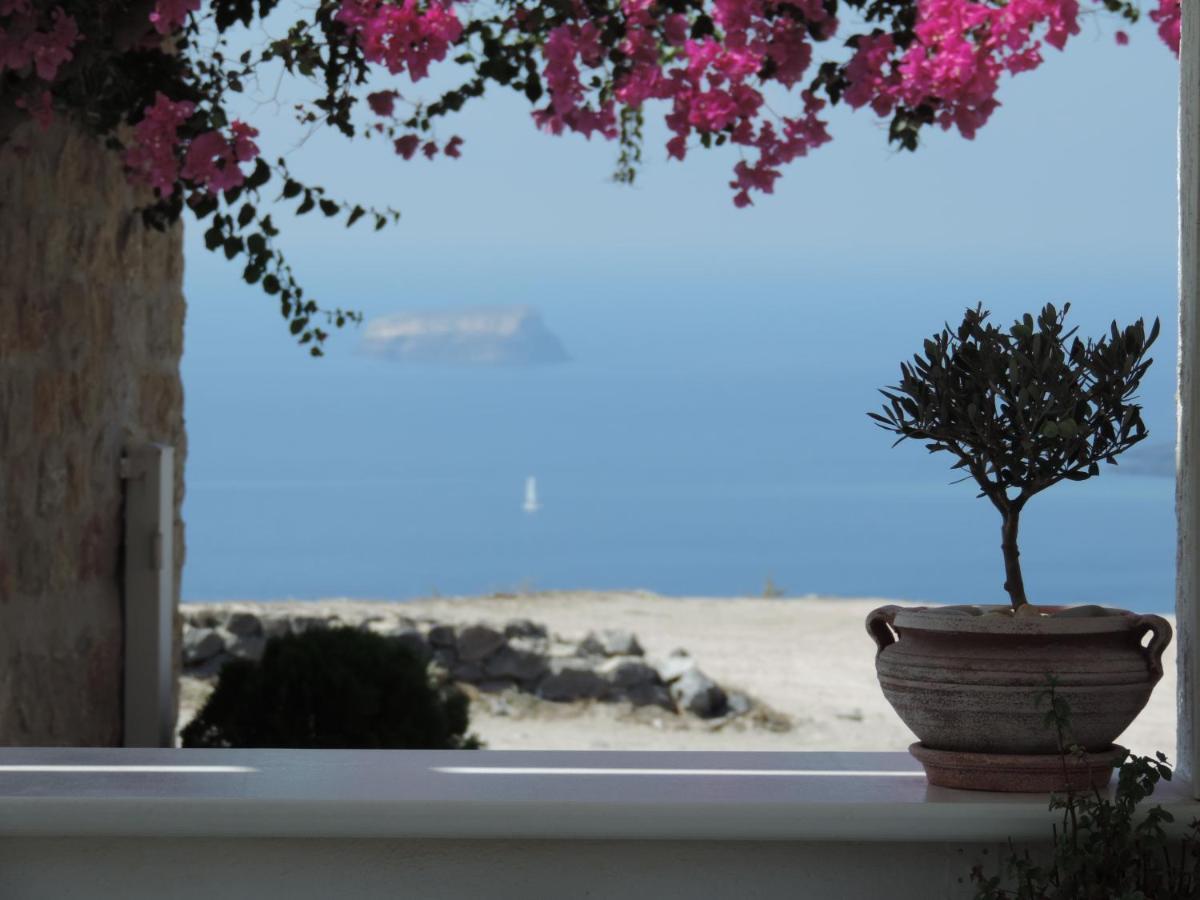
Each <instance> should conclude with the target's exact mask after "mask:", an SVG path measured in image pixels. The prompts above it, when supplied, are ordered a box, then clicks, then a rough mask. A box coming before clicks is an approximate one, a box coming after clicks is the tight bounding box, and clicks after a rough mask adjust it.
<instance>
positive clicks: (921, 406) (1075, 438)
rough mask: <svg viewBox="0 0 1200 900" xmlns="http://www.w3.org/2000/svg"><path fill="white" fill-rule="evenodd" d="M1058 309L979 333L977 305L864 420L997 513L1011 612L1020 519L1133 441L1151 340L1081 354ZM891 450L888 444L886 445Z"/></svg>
mask: <svg viewBox="0 0 1200 900" xmlns="http://www.w3.org/2000/svg"><path fill="white" fill-rule="evenodd" d="M1070 308H1071V305H1070V304H1069V303H1067V304H1064V305H1063V308H1062V310H1061V311H1060V310H1056V309H1055V308H1054V307H1053V306H1051V305H1049V304H1047V305H1046V306H1045V308H1043V309H1042V311H1041V313H1040V314H1039V315H1038V317H1037V319H1036V320H1035V319H1034V317H1033V316H1032V315H1029V314H1026V315H1025V316H1024V317H1023V318H1021V319H1019V320H1018V321H1017V322H1015V323H1014V324H1013V325H1012V327H1011V328H1009V329H1008V330H1007V331H1006V330H1004V329H1002V328H998V327H996V326H995V325H993V324H991V323H989V322H988V315H989V313H988V311H987V310H985V309H984V308H983V306H982V305H979V306H976V307H975V308H974V309H968V310H967V311H966V314H965V315H964V316H963V320H962V324H961V325H959V326H958V327H957V328H954V329H952V328H951V327H950V326H949V325H947V326H945V328H943V329H942V331H941V332H940V333H938V334H935V335H933V336H932V337H931V338H929V339H927V340H926V341H925V345H924V354H920V353H918V354H916V355H915V356H914V357H913V361H912V362H911V363H908V362H905V363H901V364H900V383H899V384H896V385H893V386H891V387H889V388H886V389H884V390H881V391H880V393H882V394H883V396H884V398H885V399H886V401H887V402H886V403H885V404H884V405H883V408H882V410H881V411H880V412H878V413H875V412H870V413H867V415H868V416H870V417H871V418H872V419H874V420H875V422H876V424H878V425H879V426H880V427H881V428H883V429H885V430H887V431H890V432H892V433H893V434H897V435H899V438H898V439H897V440H896V444H899V443H900V442H901V441H904V440H906V439H908V438H912V439H914V440H920V441H925V442H926V444H925V447H926V449H927V450H929V452H930V453H936V452H938V451H944V452H946V453H949V454H951V455H952V456H954V457H957V461H956V462H955V463H954V465H953V466H952V467H951V468H954V469H963V470H965V471H966V473H967V474H966V476H965V477H964V478H963V479H962V480H964V481H966V480H969V479H974V480H975V483H976V484H977V485H978V486H979V491H980V493H979V496H980V497H986V498H987V499H988V500H989V501H991V503H992V505H993V506H995V507H996V509H997V510H999V512H1000V517H1001V519H1002V526H1001V545H1000V546H1001V549H1002V550H1003V553H1004V590H1005V591H1007V593H1008V595H1009V598H1010V600H1011V602H1012V606H1013V609H1014V610H1017V609H1020V608H1021V607H1022V606H1024V605H1025V604H1026V603H1027V602H1028V600H1027V598H1026V596H1025V580H1024V577H1023V576H1022V574H1021V552H1020V550H1019V549H1018V545H1017V532H1018V528H1019V526H1020V519H1021V511H1022V510H1023V509H1024V508H1025V504H1026V503H1028V502H1029V500H1030V499H1031V498H1032V497H1033V496H1034V495H1035V494H1038V493H1040V492H1041V491H1044V490H1045V489H1046V488H1048V487H1051V486H1052V485H1055V484H1057V483H1058V482H1060V481H1063V480H1064V479H1065V480H1069V481H1086V480H1087V479H1088V478H1091V477H1093V476H1095V475H1099V474H1100V463H1101V462H1105V463H1109V464H1112V465H1116V462H1117V460H1116V457H1117V456H1118V455H1119V454H1121V453H1124V452H1125V451H1126V450H1128V449H1129V448H1130V447H1132V446H1133V445H1134V444H1137V443H1138V442H1139V441H1141V440H1143V439H1144V438H1145V437H1146V435H1147V431H1146V426H1145V424H1144V423H1143V422H1142V408H1141V406H1140V405H1139V404H1138V403H1136V402H1135V400H1136V398H1135V396H1134V393H1135V392H1136V391H1137V388H1138V385H1139V384H1140V383H1141V380H1142V376H1143V375H1145V374H1146V370H1147V369H1149V368H1150V364H1151V363H1152V362H1153V360H1152V359H1148V358H1147V357H1146V353H1147V351H1148V350H1149V349H1150V346H1151V345H1152V344H1153V343H1154V341H1155V339H1156V338H1157V337H1158V330H1159V326H1158V320H1157V319H1156V320H1155V321H1154V325H1153V326H1152V327H1151V329H1150V334H1149V336H1148V337H1147V335H1146V328H1145V325H1144V323H1143V322H1142V320H1141V319H1138V320H1137V322H1135V323H1134V324H1133V325H1130V326H1129V327H1128V328H1125V329H1124V330H1121V329H1119V328H1118V327H1117V323H1116V322H1113V323H1112V327H1111V329H1110V334H1109V335H1108V336H1106V337H1104V338H1101V339H1100V340H1098V341H1092V340H1088V341H1086V342H1084V341H1082V340H1080V339H1079V338H1077V337H1075V329H1070V330H1067V328H1066V317H1067V312H1068V311H1069V310H1070ZM893 446H895V444H893Z"/></svg>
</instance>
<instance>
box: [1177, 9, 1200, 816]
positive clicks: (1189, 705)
mask: <svg viewBox="0 0 1200 900" xmlns="http://www.w3.org/2000/svg"><path fill="white" fill-rule="evenodd" d="M1198 3H1200V0H1184V2H1183V4H1182V7H1183V35H1182V41H1181V45H1180V53H1179V73H1180V76H1179V77H1180V80H1179V373H1178V374H1179V385H1178V396H1177V405H1176V417H1177V422H1178V441H1177V444H1176V451H1175V452H1176V459H1175V472H1176V487H1175V511H1176V516H1177V523H1178V538H1177V540H1178V544H1177V554H1178V555H1177V557H1176V582H1175V614H1176V623H1177V628H1176V630H1175V633H1176V645H1175V647H1176V650H1175V652H1176V666H1177V669H1178V675H1179V694H1178V698H1177V700H1178V726H1179V729H1178V745H1177V759H1178V767H1179V769H1180V774H1181V775H1183V776H1184V777H1191V775H1192V773H1200V743H1198V742H1197V740H1196V737H1195V734H1194V729H1195V725H1196V722H1197V721H1200V715H1198V713H1200V697H1198V696H1197V692H1196V685H1197V684H1198V683H1200V680H1198V677H1197V676H1198V674H1200V673H1197V671H1196V670H1197V665H1198V663H1200V660H1198V659H1197V656H1196V654H1195V652H1193V647H1194V642H1195V639H1196V635H1198V634H1200V544H1198V541H1200V485H1198V484H1197V483H1196V478H1195V473H1196V472H1200V330H1198V328H1197V324H1198V312H1200V6H1198V5H1197V4H1198ZM1193 791H1194V792H1196V793H1195V795H1196V796H1200V792H1197V788H1196V787H1195V786H1194V787H1193Z"/></svg>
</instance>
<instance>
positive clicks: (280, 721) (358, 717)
mask: <svg viewBox="0 0 1200 900" xmlns="http://www.w3.org/2000/svg"><path fill="white" fill-rule="evenodd" d="M467 714H468V699H467V697H466V695H465V694H463V693H462V692H461V691H459V690H458V689H457V688H453V687H444V686H438V685H436V684H434V683H433V681H432V680H431V679H430V676H429V673H428V669H427V666H426V663H425V662H424V661H422V660H420V659H418V658H417V657H416V655H414V654H413V652H412V651H411V650H410V649H409V648H407V647H405V646H403V645H402V644H401V643H400V642H399V641H396V640H393V639H390V638H387V637H384V636H382V635H378V634H373V633H371V632H367V631H360V630H358V629H353V628H333V629H328V630H313V631H306V632H304V633H303V634H297V635H288V636H285V637H277V638H272V639H271V640H270V641H268V642H267V646H266V649H265V650H264V652H263V657H262V660H261V661H260V662H257V663H255V662H250V661H249V660H233V661H231V662H230V663H228V664H227V665H226V666H225V667H224V668H223V669H222V670H221V675H220V678H219V680H218V681H217V686H216V688H215V689H214V690H213V693H212V695H211V696H210V697H209V698H208V702H207V703H205V705H204V707H203V709H201V710H200V713H199V715H197V716H196V718H195V719H194V720H192V722H190V723H189V724H188V726H187V727H186V728H184V730H183V734H182V738H183V746H184V747H290V748H319V749H327V750H328V749H346V748H357V749H384V748H390V749H414V750H418V749H419V750H458V749H472V748H475V747H478V746H479V742H478V740H477V739H476V738H474V737H473V736H470V735H468V734H467V720H468V715H467Z"/></svg>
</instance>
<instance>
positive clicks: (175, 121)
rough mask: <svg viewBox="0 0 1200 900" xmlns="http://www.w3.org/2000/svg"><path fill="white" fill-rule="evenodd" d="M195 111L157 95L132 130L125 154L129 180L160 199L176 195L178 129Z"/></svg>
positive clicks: (178, 148)
mask: <svg viewBox="0 0 1200 900" xmlns="http://www.w3.org/2000/svg"><path fill="white" fill-rule="evenodd" d="M195 110H196V107H195V105H194V104H192V103H190V102H189V101H187V100H181V101H179V102H175V101H173V100H171V99H170V98H169V97H167V96H166V95H164V94H162V93H159V94H156V95H155V97H154V103H153V104H152V105H151V106H148V107H146V110H145V112H144V114H143V116H142V120H141V121H140V122H138V123H137V125H135V126H134V129H133V143H132V145H131V146H130V147H129V149H128V150H126V151H125V165H126V167H127V168H128V169H129V177H130V179H131V180H132V181H133V182H134V183H136V184H144V185H146V186H147V187H152V188H154V190H156V191H157V192H158V195H159V196H160V197H170V196H171V195H172V194H174V193H175V188H176V183H177V182H178V181H179V153H180V139H179V127H180V126H181V125H182V124H183V123H184V122H186V121H187V120H188V119H190V118H191V117H192V114H193V113H194V112H195Z"/></svg>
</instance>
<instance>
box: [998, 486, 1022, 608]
mask: <svg viewBox="0 0 1200 900" xmlns="http://www.w3.org/2000/svg"><path fill="white" fill-rule="evenodd" d="M1002 515H1003V516H1004V522H1003V524H1002V525H1001V526H1000V551H1001V552H1002V553H1003V554H1004V590H1006V591H1007V592H1008V597H1009V601H1010V602H1011V603H1012V608H1013V609H1020V608H1021V607H1022V606H1024V605H1025V604H1026V603H1027V602H1028V600H1027V599H1026V598H1025V576H1024V575H1022V574H1021V549H1020V547H1018V546H1017V538H1018V531H1019V530H1020V527H1021V511H1020V509H1019V508H1015V507H1009V509H1008V510H1007V511H1006V512H1002Z"/></svg>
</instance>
